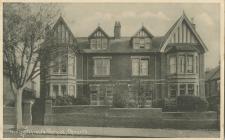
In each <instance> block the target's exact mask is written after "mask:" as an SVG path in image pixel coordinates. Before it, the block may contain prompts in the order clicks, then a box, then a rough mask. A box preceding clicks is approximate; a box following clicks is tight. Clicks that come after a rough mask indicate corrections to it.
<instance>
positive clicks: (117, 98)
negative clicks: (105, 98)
mask: <svg viewBox="0 0 225 140" xmlns="http://www.w3.org/2000/svg"><path fill="white" fill-rule="evenodd" d="M127 104H128V99H127V96H126V94H124V93H121V94H119V93H116V94H114V95H113V107H116V108H125V107H127Z"/></svg>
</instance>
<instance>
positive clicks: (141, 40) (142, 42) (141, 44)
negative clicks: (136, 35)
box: [140, 38, 145, 49]
mask: <svg viewBox="0 0 225 140" xmlns="http://www.w3.org/2000/svg"><path fill="white" fill-rule="evenodd" d="M140 48H141V49H143V48H145V39H143V38H141V39H140Z"/></svg>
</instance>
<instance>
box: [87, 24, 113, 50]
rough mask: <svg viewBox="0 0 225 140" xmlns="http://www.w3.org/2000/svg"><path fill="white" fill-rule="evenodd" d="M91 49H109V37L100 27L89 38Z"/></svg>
mask: <svg viewBox="0 0 225 140" xmlns="http://www.w3.org/2000/svg"><path fill="white" fill-rule="evenodd" d="M88 38H89V42H90V48H91V49H97V50H102V49H107V47H108V44H109V43H108V42H109V36H108V35H107V34H106V33H105V32H104V31H103V29H102V28H101V27H98V28H97V29H96V30H95V31H94V32H93V33H92V34H91V35H90V36H89V37H88Z"/></svg>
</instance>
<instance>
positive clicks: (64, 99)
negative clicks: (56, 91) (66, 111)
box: [53, 96, 75, 106]
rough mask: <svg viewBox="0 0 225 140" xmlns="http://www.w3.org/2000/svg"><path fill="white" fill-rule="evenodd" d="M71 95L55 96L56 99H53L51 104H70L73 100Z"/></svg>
mask: <svg viewBox="0 0 225 140" xmlns="http://www.w3.org/2000/svg"><path fill="white" fill-rule="evenodd" d="M74 100H75V99H74V97H73V96H57V97H56V99H53V105H55V106H63V105H72V104H73V102H74Z"/></svg>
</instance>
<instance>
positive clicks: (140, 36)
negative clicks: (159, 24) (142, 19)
mask: <svg viewBox="0 0 225 140" xmlns="http://www.w3.org/2000/svg"><path fill="white" fill-rule="evenodd" d="M152 37H153V35H152V34H151V33H150V32H149V31H148V30H147V29H146V28H145V27H144V26H142V27H141V29H139V30H138V31H137V33H136V34H135V35H134V36H133V37H132V44H133V48H134V49H148V48H150V47H151V44H152Z"/></svg>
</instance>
